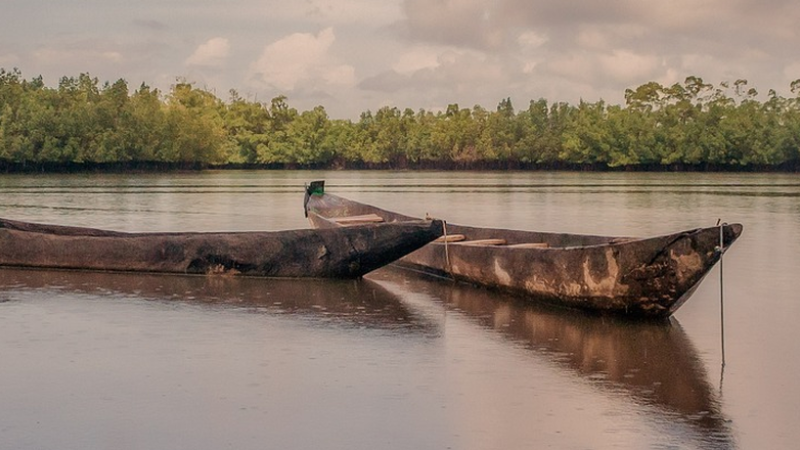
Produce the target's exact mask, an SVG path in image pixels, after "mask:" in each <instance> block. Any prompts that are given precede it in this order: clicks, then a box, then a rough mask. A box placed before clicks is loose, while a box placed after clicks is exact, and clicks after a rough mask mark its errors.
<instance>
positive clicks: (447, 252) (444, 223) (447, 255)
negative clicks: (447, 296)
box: [442, 220, 453, 278]
mask: <svg viewBox="0 0 800 450" xmlns="http://www.w3.org/2000/svg"><path fill="white" fill-rule="evenodd" d="M442 230H443V231H442V232H443V233H444V260H445V264H447V273H448V275H450V278H453V266H451V265H450V247H449V246H448V244H447V242H448V240H449V239H447V221H446V220H442Z"/></svg>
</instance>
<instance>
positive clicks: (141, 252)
mask: <svg viewBox="0 0 800 450" xmlns="http://www.w3.org/2000/svg"><path fill="white" fill-rule="evenodd" d="M441 235H442V222H441V221H425V220H422V221H421V220H417V221H410V222H404V223H379V224H369V225H366V226H363V227H348V228H339V229H329V230H313V229H309V230H287V231H264V232H232V233H225V232H219V233H217V232H213V233H197V232H191V233H124V232H118V231H107V230H98V229H94V228H79V227H66V226H58V225H45V224H37V223H28V222H19V221H14V220H6V219H0V267H3V266H5V267H24V268H39V269H74V270H99V271H119V272H164V273H186V274H230V275H246V276H260V277H293V278H356V277H360V276H362V275H364V274H366V273H368V272H370V271H372V270H375V269H377V268H379V267H382V266H384V265H386V264H389V263H390V262H392V261H394V260H396V259H398V258H400V257H402V256H404V255H406V254H408V253H409V252H412V251H414V250H416V249H418V248H420V247H422V246H423V245H425V244H427V243H429V242H430V241H432V240H434V239H436V238H437V237H439V236H441Z"/></svg>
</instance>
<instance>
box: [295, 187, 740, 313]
mask: <svg viewBox="0 0 800 450" xmlns="http://www.w3.org/2000/svg"><path fill="white" fill-rule="evenodd" d="M323 186H324V184H323V183H322V182H314V183H312V184H311V185H310V186H309V187H308V188H307V193H306V200H305V209H306V215H307V216H308V219H309V221H310V222H311V224H312V226H314V227H316V228H334V227H339V228H341V227H343V226H347V225H349V224H351V223H361V222H366V221H369V222H372V223H397V222H401V223H402V222H406V221H411V220H419V219H415V218H413V217H409V216H405V215H402V214H398V213H394V212H391V211H387V210H384V209H380V208H377V207H374V206H371V205H366V204H363V203H358V202H355V201H351V200H348V199H345V198H342V197H339V196H336V195H331V194H327V193H325V192H324V187H323ZM741 233H742V225H740V224H732V225H722V226H716V227H710V228H698V229H693V230H685V231H680V232H677V233H673V234H668V235H664V236H656V237H647V238H634V237H625V238H622V237H610V236H592V235H578V234H567V233H544V232H535V231H520V230H506V229H498V228H477V227H469V226H463V225H454V224H450V223H448V224H447V226H446V232H445V236H442V237H441V238H439V239H437V240H436V241H434V242H432V243H431V244H429V245H426V246H425V247H423V248H421V249H420V250H417V251H415V252H413V253H411V254H409V255H407V256H405V257H403V258H402V259H400V260H398V261H397V264H398V265H400V266H404V267H408V268H412V269H415V270H419V271H423V272H427V273H431V274H434V275H439V276H446V277H451V278H454V279H457V280H461V281H466V282H470V283H474V284H478V285H482V286H486V287H490V288H497V289H502V290H507V291H512V292H516V293H522V294H524V295H526V296H527V297H528V298H530V299H531V300H534V301H541V302H547V303H551V304H555V305H559V306H566V307H570V308H577V309H583V310H587V311H594V312H599V313H612V314H619V315H624V316H629V317H641V318H663V317H668V316H670V315H671V314H672V313H674V312H675V311H676V310H677V309H678V308H679V307H680V306H681V305H682V304H683V303H684V302H685V301H686V300H687V299H688V298H689V297H690V296H691V295H692V293H693V292H694V291H695V289H696V288H697V286H698V285H699V284H700V282H701V281H702V280H703V278H704V277H705V276H706V274H707V273H708V272H709V271H710V270H711V268H712V267H713V266H714V264H715V263H716V262H717V261H719V259H720V257H721V256H722V254H723V253H724V252H725V251H727V250H728V248H729V247H730V245H731V244H732V243H733V242H734V241H735V240H736V238H738V237H739V235H740V234H741Z"/></svg>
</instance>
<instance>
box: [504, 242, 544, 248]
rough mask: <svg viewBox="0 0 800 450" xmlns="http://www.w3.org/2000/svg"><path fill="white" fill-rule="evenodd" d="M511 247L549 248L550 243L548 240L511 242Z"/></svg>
mask: <svg viewBox="0 0 800 450" xmlns="http://www.w3.org/2000/svg"><path fill="white" fill-rule="evenodd" d="M508 247H510V248H549V247H550V244H548V243H547V242H524V243H521V244H510V245H508Z"/></svg>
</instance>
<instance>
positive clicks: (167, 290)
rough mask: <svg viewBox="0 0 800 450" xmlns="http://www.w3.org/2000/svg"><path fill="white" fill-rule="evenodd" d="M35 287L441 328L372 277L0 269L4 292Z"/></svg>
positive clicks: (353, 322) (333, 320)
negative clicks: (369, 278) (417, 312)
mask: <svg viewBox="0 0 800 450" xmlns="http://www.w3.org/2000/svg"><path fill="white" fill-rule="evenodd" d="M30 290H37V291H40V290H54V291H58V292H62V293H63V292H67V293H74V294H78V295H110V296H114V297H115V298H119V297H130V298H131V299H139V300H147V301H160V302H176V301H178V302H181V303H184V304H192V305H204V306H206V307H214V308H235V309H239V310H247V311H251V312H255V313H267V314H274V315H286V316H292V317H297V318H303V319H306V320H310V321H313V322H314V323H323V324H326V323H327V324H332V325H336V326H347V327H357V328H385V329H391V330H408V331H410V332H415V333H420V332H421V333H435V332H436V326H437V325H436V324H435V323H432V322H428V321H425V320H424V318H422V317H421V316H419V315H418V314H415V313H414V312H413V311H412V310H411V309H409V308H407V307H406V306H405V305H404V304H403V303H402V302H401V301H400V299H399V298H398V297H397V296H395V295H394V294H392V293H390V292H388V291H387V290H386V289H384V288H383V287H382V286H381V285H379V284H378V283H375V282H373V281H370V280H367V279H356V280H337V279H331V280H323V279H281V278H268V279H264V278H248V277H229V276H192V275H187V276H176V275H158V274H129V273H108V272H82V271H42V270H24V269H5V268H4V269H0V295H3V297H6V298H8V296H9V293H11V292H13V291H18V292H19V291H30Z"/></svg>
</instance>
